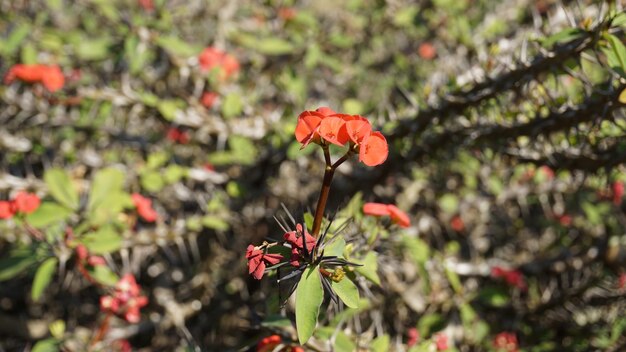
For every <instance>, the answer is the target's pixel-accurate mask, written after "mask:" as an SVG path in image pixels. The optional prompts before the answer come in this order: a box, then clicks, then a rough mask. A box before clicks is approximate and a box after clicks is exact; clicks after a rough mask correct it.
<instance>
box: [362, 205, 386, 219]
mask: <svg viewBox="0 0 626 352" xmlns="http://www.w3.org/2000/svg"><path fill="white" fill-rule="evenodd" d="M363 214H365V215H372V216H386V215H389V208H388V207H387V204H382V203H365V204H364V205H363Z"/></svg>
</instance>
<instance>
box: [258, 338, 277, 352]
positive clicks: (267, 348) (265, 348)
mask: <svg viewBox="0 0 626 352" xmlns="http://www.w3.org/2000/svg"><path fill="white" fill-rule="evenodd" d="M281 342H282V338H281V337H280V335H271V336H268V337H264V338H263V339H261V341H259V343H258V344H257V345H256V352H271V351H273V350H274V349H275V348H276V346H278V345H280V343H281Z"/></svg>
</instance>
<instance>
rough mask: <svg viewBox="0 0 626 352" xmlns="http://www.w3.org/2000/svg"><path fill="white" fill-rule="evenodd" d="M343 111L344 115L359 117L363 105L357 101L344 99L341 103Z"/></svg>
mask: <svg viewBox="0 0 626 352" xmlns="http://www.w3.org/2000/svg"><path fill="white" fill-rule="evenodd" d="M342 105H343V111H344V112H345V113H346V114H351V115H360V114H362V113H363V110H364V108H363V103H361V102H360V101H358V100H357V99H346V100H344V101H343V104H342Z"/></svg>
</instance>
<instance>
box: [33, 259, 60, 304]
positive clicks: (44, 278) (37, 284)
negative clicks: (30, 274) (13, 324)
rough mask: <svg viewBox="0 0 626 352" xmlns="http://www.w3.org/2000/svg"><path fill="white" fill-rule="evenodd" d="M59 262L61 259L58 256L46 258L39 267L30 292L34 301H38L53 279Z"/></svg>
mask: <svg viewBox="0 0 626 352" xmlns="http://www.w3.org/2000/svg"><path fill="white" fill-rule="evenodd" d="M58 263H59V260H58V259H57V258H56V257H51V258H48V259H46V260H45V261H44V262H43V263H42V264H41V265H40V266H39V269H37V272H36V273H35V279H34V280H33V287H32V289H31V292H30V295H31V297H32V298H33V301H38V300H39V298H41V294H42V293H43V291H44V290H45V289H46V287H48V285H49V284H50V281H52V276H54V272H55V271H56V267H57V264H58Z"/></svg>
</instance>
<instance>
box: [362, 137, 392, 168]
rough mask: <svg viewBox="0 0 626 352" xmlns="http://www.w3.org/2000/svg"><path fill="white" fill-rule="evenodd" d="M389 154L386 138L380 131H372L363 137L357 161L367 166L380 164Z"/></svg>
mask: <svg viewBox="0 0 626 352" xmlns="http://www.w3.org/2000/svg"><path fill="white" fill-rule="evenodd" d="M387 155H389V147H388V146H387V140H386V139H385V136H383V134H382V133H380V132H372V133H371V134H370V135H369V136H367V137H365V138H364V139H363V143H362V144H361V147H360V149H359V161H362V162H363V164H365V165H367V166H376V165H380V164H382V163H384V162H385V160H387Z"/></svg>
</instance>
